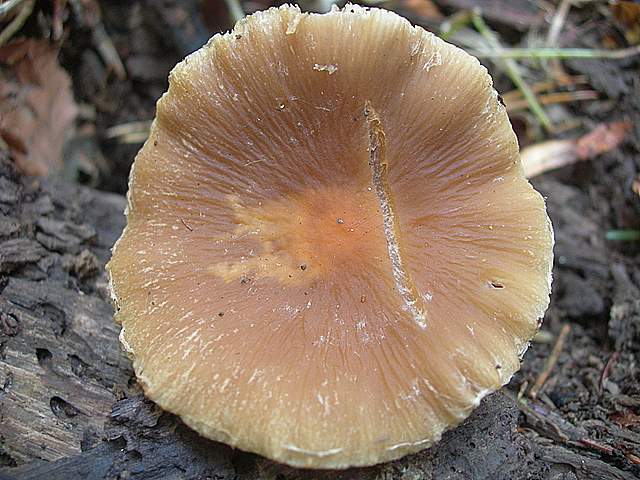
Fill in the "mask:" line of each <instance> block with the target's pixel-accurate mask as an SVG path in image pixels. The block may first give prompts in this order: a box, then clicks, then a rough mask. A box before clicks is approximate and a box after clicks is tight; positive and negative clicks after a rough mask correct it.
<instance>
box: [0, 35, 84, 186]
mask: <svg viewBox="0 0 640 480" xmlns="http://www.w3.org/2000/svg"><path fill="white" fill-rule="evenodd" d="M0 65H1V68H0V138H2V140H4V142H5V143H6V145H7V146H8V147H9V149H10V152H11V156H12V157H13V159H14V161H15V163H16V166H17V167H18V168H19V169H20V170H21V171H22V172H23V173H25V174H27V175H46V174H47V173H48V172H49V170H51V169H55V168H59V167H61V165H62V148H63V146H64V142H65V139H66V137H67V136H68V134H69V133H70V132H71V130H72V128H73V123H74V120H75V118H76V115H77V106H76V104H75V102H74V100H73V94H72V93H71V88H70V86H71V81H70V79H69V75H67V73H66V72H65V71H64V70H63V69H62V68H61V67H60V65H59V64H58V59H57V50H56V49H54V48H52V47H51V46H49V45H48V44H47V43H46V42H44V41H40V40H35V39H28V40H18V41H15V42H13V43H11V44H9V45H6V46H4V47H3V48H0Z"/></svg>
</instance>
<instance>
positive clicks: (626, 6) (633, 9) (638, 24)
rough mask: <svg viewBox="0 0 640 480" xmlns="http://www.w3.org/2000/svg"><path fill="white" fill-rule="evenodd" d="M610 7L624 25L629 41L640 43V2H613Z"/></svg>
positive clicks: (615, 16) (622, 25) (623, 28)
mask: <svg viewBox="0 0 640 480" xmlns="http://www.w3.org/2000/svg"><path fill="white" fill-rule="evenodd" d="M609 8H610V9H611V13H613V16H614V18H615V19H616V20H617V21H618V23H619V24H620V26H621V27H622V30H623V32H624V36H625V38H626V39H627V41H628V42H629V43H631V44H636V43H640V4H638V3H637V2H631V1H619V2H614V3H612V4H611V5H610V6H609Z"/></svg>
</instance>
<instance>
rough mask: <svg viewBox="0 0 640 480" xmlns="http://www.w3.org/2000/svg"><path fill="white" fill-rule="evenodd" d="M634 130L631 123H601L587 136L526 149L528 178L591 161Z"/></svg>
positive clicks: (524, 166) (539, 144) (547, 142)
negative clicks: (582, 161)
mask: <svg viewBox="0 0 640 480" xmlns="http://www.w3.org/2000/svg"><path fill="white" fill-rule="evenodd" d="M630 129H631V124H630V123H629V122H614V123H609V124H601V125H599V126H598V127H596V128H595V129H594V130H593V131H591V132H590V133H587V134H586V135H584V136H582V137H579V138H575V139H568V140H549V141H546V142H542V143H537V144H535V145H531V146H528V147H526V148H524V149H523V150H522V152H521V158H522V166H523V168H524V173H525V175H526V176H527V177H529V178H530V177H535V176H536V175H540V174H541V173H544V172H547V171H549V170H554V169H556V168H560V167H564V166H566V165H571V164H573V163H576V162H578V161H581V160H590V159H592V158H595V157H597V156H598V155H601V154H602V153H605V152H609V151H611V150H613V149H615V148H617V147H618V146H619V145H620V144H621V143H622V141H623V140H624V137H625V135H626V133H627V132H628V131H629V130H630Z"/></svg>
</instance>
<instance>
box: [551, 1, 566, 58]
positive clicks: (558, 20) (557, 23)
mask: <svg viewBox="0 0 640 480" xmlns="http://www.w3.org/2000/svg"><path fill="white" fill-rule="evenodd" d="M570 8H571V0H562V1H561V2H560V5H559V6H558V9H557V10H556V13H555V14H554V15H553V19H552V20H551V27H549V32H548V33H547V42H546V43H547V45H549V46H550V47H552V46H553V45H555V44H556V43H558V37H559V36H560V32H561V31H562V27H563V26H564V22H565V20H566V19H567V14H568V13H569V9H570Z"/></svg>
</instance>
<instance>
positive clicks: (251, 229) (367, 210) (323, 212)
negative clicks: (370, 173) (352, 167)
mask: <svg viewBox="0 0 640 480" xmlns="http://www.w3.org/2000/svg"><path fill="white" fill-rule="evenodd" d="M230 201H231V202H232V204H233V209H234V211H235V215H236V221H237V224H238V227H237V228H236V229H235V231H234V232H233V234H232V235H231V239H230V240H231V242H233V241H234V240H236V239H238V240H239V239H246V237H247V236H252V237H254V239H255V248H254V249H253V250H252V251H250V252H248V253H247V255H245V256H244V257H243V258H242V259H241V261H240V262H239V263H237V262H236V263H235V264H224V263H223V264H220V265H216V266H213V267H211V270H212V271H213V272H214V273H215V274H217V275H220V276H221V277H222V278H224V280H226V281H234V280H237V279H238V278H239V277H242V276H243V275H248V274H250V273H251V274H258V275H260V276H265V277H273V278H277V279H280V280H281V281H284V282H287V283H290V282H291V283H297V282H298V281H303V280H304V279H305V278H307V279H308V278H315V277H317V276H320V275H327V274H331V273H333V272H336V271H342V272H344V271H345V270H349V269H353V268H354V267H355V266H356V265H358V264H361V263H362V262H363V261H364V260H365V259H367V261H371V259H373V258H376V257H377V258H380V260H381V261H385V260H386V261H388V256H387V254H386V243H385V239H384V236H383V235H382V228H383V226H382V221H381V216H380V211H379V207H378V202H377V200H376V196H375V192H373V191H372V188H371V187H368V186H363V187H362V188H354V187H353V186H339V187H330V188H326V187H323V188H321V189H318V190H315V189H311V188H309V189H306V190H304V191H302V192H300V193H296V194H292V195H288V196H286V197H283V198H279V199H274V200H269V201H267V202H259V203H257V204H255V205H245V204H243V203H242V202H241V201H239V199H238V198H237V197H232V198H231V200H230ZM245 245H246V244H245Z"/></svg>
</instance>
